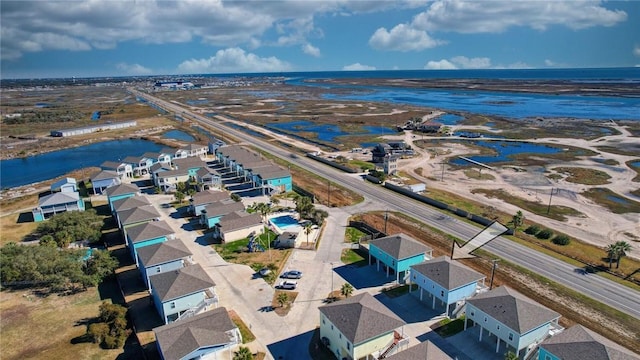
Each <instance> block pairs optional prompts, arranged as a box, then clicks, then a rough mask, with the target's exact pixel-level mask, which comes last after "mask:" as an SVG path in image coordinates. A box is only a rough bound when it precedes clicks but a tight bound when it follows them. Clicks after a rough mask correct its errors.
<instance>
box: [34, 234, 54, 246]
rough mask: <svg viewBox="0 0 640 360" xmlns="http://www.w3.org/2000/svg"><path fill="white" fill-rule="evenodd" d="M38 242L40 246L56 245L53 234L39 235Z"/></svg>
mask: <svg viewBox="0 0 640 360" xmlns="http://www.w3.org/2000/svg"><path fill="white" fill-rule="evenodd" d="M38 243H39V244H40V245H42V246H51V247H58V243H57V242H56V239H54V238H53V236H51V235H49V234H47V235H45V236H43V237H41V238H40V241H39V242H38Z"/></svg>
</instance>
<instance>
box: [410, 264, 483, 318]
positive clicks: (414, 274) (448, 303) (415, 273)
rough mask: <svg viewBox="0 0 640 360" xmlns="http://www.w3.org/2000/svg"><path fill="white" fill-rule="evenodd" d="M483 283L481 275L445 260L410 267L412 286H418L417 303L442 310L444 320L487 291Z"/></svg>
mask: <svg viewBox="0 0 640 360" xmlns="http://www.w3.org/2000/svg"><path fill="white" fill-rule="evenodd" d="M484 279H485V276H484V275H482V274H481V273H479V272H477V271H475V270H472V269H471V268H468V267H466V266H464V265H462V264H461V263H459V262H457V261H455V260H454V261H452V260H451V259H450V258H449V257H448V256H440V257H437V258H434V259H431V260H427V261H425V262H423V263H420V264H417V265H412V266H411V282H412V283H413V284H415V285H417V286H418V292H417V296H418V297H419V299H420V301H427V302H428V303H430V305H431V308H432V309H436V307H437V308H438V309H442V310H443V311H444V313H445V314H446V316H453V317H455V315H457V313H458V312H457V311H460V310H461V309H462V308H463V307H464V303H465V300H466V299H468V298H470V297H472V296H474V295H475V294H476V293H479V292H481V291H486V290H488V289H487V287H486V286H484ZM456 310H457V311H456Z"/></svg>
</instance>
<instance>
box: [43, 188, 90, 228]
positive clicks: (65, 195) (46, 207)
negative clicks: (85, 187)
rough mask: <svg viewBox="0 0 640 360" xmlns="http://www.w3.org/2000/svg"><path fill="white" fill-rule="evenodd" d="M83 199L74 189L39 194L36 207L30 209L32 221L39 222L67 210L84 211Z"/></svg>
mask: <svg viewBox="0 0 640 360" xmlns="http://www.w3.org/2000/svg"><path fill="white" fill-rule="evenodd" d="M84 210H85V207H84V200H82V198H81V197H80V194H79V193H78V192H75V191H73V192H72V191H64V192H54V193H49V194H47V195H44V196H41V197H40V198H39V199H38V207H36V208H34V209H33V210H32V211H31V214H32V215H33V221H35V222H40V221H44V220H45V219H48V218H50V217H51V216H53V215H55V214H60V213H63V212H67V211H84Z"/></svg>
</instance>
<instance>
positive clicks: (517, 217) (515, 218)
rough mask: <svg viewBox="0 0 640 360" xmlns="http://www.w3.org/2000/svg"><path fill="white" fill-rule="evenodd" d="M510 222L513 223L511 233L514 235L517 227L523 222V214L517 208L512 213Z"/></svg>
mask: <svg viewBox="0 0 640 360" xmlns="http://www.w3.org/2000/svg"><path fill="white" fill-rule="evenodd" d="M511 224H513V235H515V234H516V232H517V231H518V228H519V227H521V226H522V224H524V214H523V213H522V211H520V210H518V212H517V213H516V214H515V215H513V218H512V219H511Z"/></svg>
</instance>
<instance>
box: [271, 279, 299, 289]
mask: <svg viewBox="0 0 640 360" xmlns="http://www.w3.org/2000/svg"><path fill="white" fill-rule="evenodd" d="M296 286H298V282H297V281H292V280H285V281H280V283H279V284H278V285H277V286H276V289H282V290H293V289H295V288H296Z"/></svg>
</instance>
